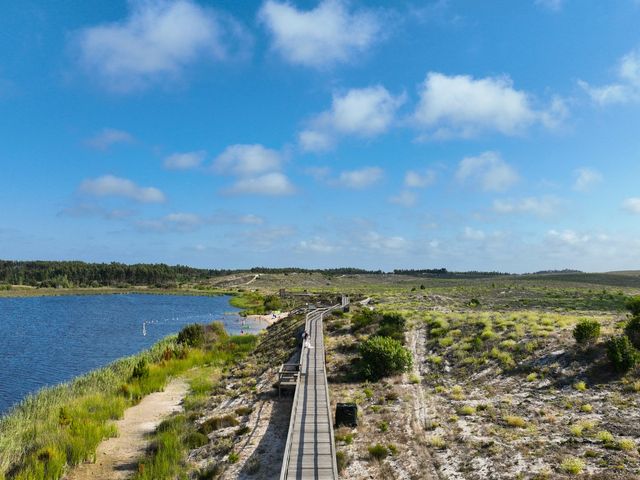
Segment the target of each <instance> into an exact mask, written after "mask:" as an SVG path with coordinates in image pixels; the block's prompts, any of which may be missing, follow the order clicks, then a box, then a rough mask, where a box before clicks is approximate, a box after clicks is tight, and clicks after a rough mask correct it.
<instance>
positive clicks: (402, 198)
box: [389, 190, 418, 207]
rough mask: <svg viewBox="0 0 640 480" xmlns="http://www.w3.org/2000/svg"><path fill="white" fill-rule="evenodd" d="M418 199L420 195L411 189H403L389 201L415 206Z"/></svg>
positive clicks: (404, 205)
mask: <svg viewBox="0 0 640 480" xmlns="http://www.w3.org/2000/svg"><path fill="white" fill-rule="evenodd" d="M417 201H418V196H417V195H416V193H415V192H412V191H410V190H402V191H401V192H400V193H399V194H398V195H393V196H391V197H389V202H391V203H394V204H396V205H401V206H403V207H413V206H414V205H415V204H416V202H417Z"/></svg>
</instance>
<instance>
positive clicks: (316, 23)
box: [258, 0, 381, 68]
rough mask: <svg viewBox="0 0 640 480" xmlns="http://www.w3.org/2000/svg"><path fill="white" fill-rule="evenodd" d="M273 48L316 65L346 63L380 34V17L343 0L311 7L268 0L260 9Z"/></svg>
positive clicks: (290, 59)
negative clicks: (299, 8) (307, 8)
mask: <svg viewBox="0 0 640 480" xmlns="http://www.w3.org/2000/svg"><path fill="white" fill-rule="evenodd" d="M258 18H259V20H260V21H261V22H262V23H263V24H264V25H265V26H266V28H267V30H269V33H270V34H271V37H272V42H273V43H272V48H273V49H274V50H275V51H276V52H278V53H279V54H280V55H281V56H282V57H283V58H284V59H285V60H286V61H288V62H290V63H293V64H297V65H302V66H305V67H313V68H326V67H330V66H332V65H335V64H338V63H347V62H349V61H351V60H353V59H354V58H356V55H358V54H361V53H363V52H365V51H366V50H367V49H368V48H369V47H370V46H371V45H372V44H373V43H375V41H376V40H377V39H379V38H380V32H381V21H380V19H379V18H378V16H377V15H375V14H374V13H372V12H370V11H364V10H360V11H354V12H351V11H349V9H348V4H347V2H345V1H343V0H324V1H321V2H320V4H319V5H318V6H317V7H316V8H314V9H312V10H306V11H304V10H298V9H297V8H296V7H295V6H293V5H291V4H290V3H288V2H278V1H275V0H267V1H266V2H265V3H264V4H263V5H262V8H261V9H260V12H259V13H258Z"/></svg>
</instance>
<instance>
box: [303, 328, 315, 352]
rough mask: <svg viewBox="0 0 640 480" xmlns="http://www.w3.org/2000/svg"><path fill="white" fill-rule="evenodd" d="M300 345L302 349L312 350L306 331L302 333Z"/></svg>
mask: <svg viewBox="0 0 640 480" xmlns="http://www.w3.org/2000/svg"><path fill="white" fill-rule="evenodd" d="M302 344H303V346H304V348H313V347H312V346H311V341H310V340H309V332H307V331H306V330H305V331H304V332H302Z"/></svg>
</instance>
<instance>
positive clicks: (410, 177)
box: [404, 170, 436, 188]
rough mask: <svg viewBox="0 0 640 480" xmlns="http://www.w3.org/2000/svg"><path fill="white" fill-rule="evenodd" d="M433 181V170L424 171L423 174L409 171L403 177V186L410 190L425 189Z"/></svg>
mask: <svg viewBox="0 0 640 480" xmlns="http://www.w3.org/2000/svg"><path fill="white" fill-rule="evenodd" d="M435 181H436V172H434V171H433V170H425V171H424V172H417V171H415V170H409V171H408V172H407V173H406V174H405V176H404V184H405V186H406V187H410V188H425V187H428V186H429V185H432V184H433V182H435Z"/></svg>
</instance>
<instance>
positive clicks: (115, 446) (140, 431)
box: [65, 378, 189, 480]
mask: <svg viewBox="0 0 640 480" xmlns="http://www.w3.org/2000/svg"><path fill="white" fill-rule="evenodd" d="M188 388H189V387H188V385H187V383H186V382H185V381H184V379H180V378H178V379H174V380H172V381H171V382H170V383H169V384H168V385H167V386H166V388H165V389H164V391H163V392H156V393H152V394H151V395H148V396H146V397H145V398H143V399H142V401H141V402H140V403H139V404H138V405H136V406H134V407H131V408H129V409H127V411H125V413H124V418H123V419H122V420H118V421H117V422H116V426H117V427H118V432H119V433H120V435H119V436H118V437H115V438H110V439H108V440H105V441H104V442H102V443H101V444H100V445H99V446H98V450H97V452H96V461H95V463H84V464H82V465H79V466H78V467H76V468H74V469H73V470H72V471H71V472H70V473H69V474H68V475H67V476H66V477H65V479H66V480H111V479H123V478H128V477H129V476H131V474H132V473H133V472H135V470H136V468H137V466H138V464H137V460H138V459H139V458H140V457H141V456H142V454H143V453H144V450H145V448H146V447H147V444H148V442H147V439H146V438H145V435H146V434H148V433H150V432H152V431H153V430H155V428H156V427H157V426H158V424H159V423H160V422H161V421H162V419H164V418H165V417H167V416H168V415H170V414H171V413H173V412H175V411H178V410H181V408H182V407H181V403H182V399H183V398H184V396H185V395H186V393H187V391H188Z"/></svg>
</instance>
